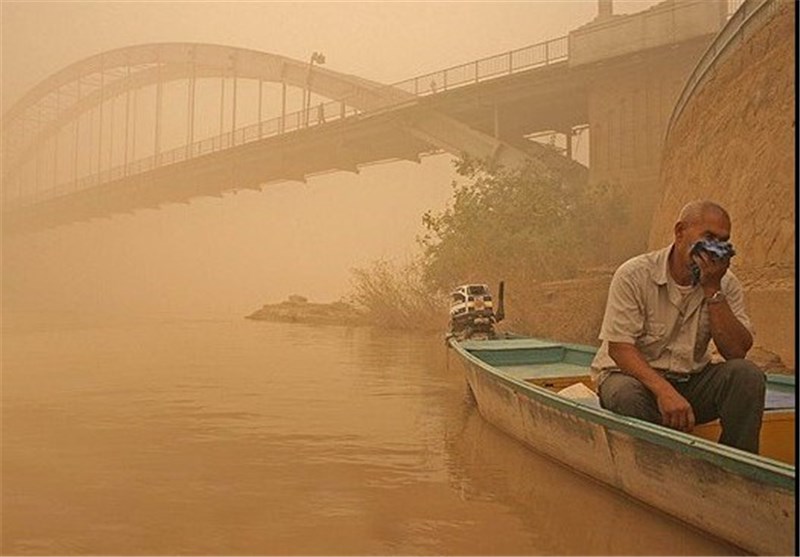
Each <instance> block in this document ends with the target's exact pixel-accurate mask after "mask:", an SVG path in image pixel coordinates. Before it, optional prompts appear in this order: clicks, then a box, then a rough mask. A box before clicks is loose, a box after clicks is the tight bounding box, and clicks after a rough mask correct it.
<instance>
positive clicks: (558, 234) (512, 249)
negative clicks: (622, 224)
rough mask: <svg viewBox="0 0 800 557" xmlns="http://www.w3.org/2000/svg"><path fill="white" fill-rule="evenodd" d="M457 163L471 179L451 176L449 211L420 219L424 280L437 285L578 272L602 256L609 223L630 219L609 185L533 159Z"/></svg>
mask: <svg viewBox="0 0 800 557" xmlns="http://www.w3.org/2000/svg"><path fill="white" fill-rule="evenodd" d="M455 166H456V171H457V172H458V174H459V175H461V176H463V177H464V178H466V181H465V182H461V183H459V182H458V181H454V182H453V184H452V185H453V190H454V191H453V200H452V202H451V204H450V206H449V207H448V208H447V209H445V210H444V211H442V212H439V213H433V212H430V211H429V212H427V213H425V215H423V218H422V221H423V225H424V226H425V228H426V231H427V232H426V234H425V235H424V236H423V237H422V238H420V243H421V245H422V248H423V252H424V259H423V261H424V263H423V268H424V270H423V273H424V281H425V282H426V283H428V284H429V285H431V286H432V287H435V288H437V289H440V290H445V291H446V290H448V289H449V288H451V287H453V286H455V285H456V284H459V283H464V282H490V281H495V280H498V279H500V278H504V279H507V280H508V279H517V280H520V281H524V282H529V281H532V280H541V281H546V280H558V279H565V278H570V277H573V276H575V275H576V274H577V272H578V270H579V269H580V268H581V267H583V266H585V265H587V264H591V263H592V262H595V261H598V260H601V259H602V257H598V252H604V251H605V246H604V241H605V239H606V238H607V234H604V229H605V228H607V227H608V226H609V222H619V221H620V220H622V221H624V220H625V215H624V211H622V210H621V209H620V207H621V205H620V203H619V201H620V200H619V199H615V195H614V193H613V192H614V189H613V188H611V187H609V186H608V184H600V185H597V186H593V187H586V186H584V187H582V188H581V187H576V186H575V185H570V184H565V183H563V181H562V180H561V178H560V177H559V176H558V175H556V174H555V173H552V172H541V171H537V170H536V169H535V168H534V167H533V165H527V166H525V167H522V168H517V169H510V170H509V169H506V168H502V167H494V166H492V165H491V164H490V163H488V162H487V161H485V160H479V159H475V158H471V157H468V156H464V157H463V158H461V159H459V160H457V161H456V162H455Z"/></svg>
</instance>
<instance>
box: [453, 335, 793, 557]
mask: <svg viewBox="0 0 800 557" xmlns="http://www.w3.org/2000/svg"><path fill="white" fill-rule="evenodd" d="M448 344H449V346H450V347H451V348H452V349H453V351H454V352H455V353H456V354H457V355H458V357H459V360H460V361H461V363H462V364H463V367H464V370H465V373H466V378H467V382H468V384H469V387H470V389H471V391H472V393H473V395H474V397H475V401H476V402H477V406H478V410H479V411H480V413H481V415H482V416H483V417H484V418H485V419H486V420H487V421H489V422H490V423H492V424H494V425H495V426H497V427H499V428H500V429H502V430H504V431H505V432H507V433H509V434H511V435H513V436H514V437H516V438H517V439H519V440H521V441H522V442H524V443H526V444H527V445H529V446H530V447H531V448H533V449H535V450H536V451H537V452H540V453H543V454H545V455H547V456H549V457H551V458H553V459H556V460H558V461H560V462H562V463H563V464H565V465H567V466H569V467H571V468H573V469H574V470H576V471H578V472H581V473H583V474H587V475H589V476H591V477H593V478H595V479H597V480H599V481H601V482H603V483H605V484H608V485H609V486H612V487H614V488H616V489H619V490H621V491H623V492H624V493H626V494H628V495H630V496H632V497H634V498H636V499H638V500H640V501H642V502H644V503H646V504H648V505H650V506H652V507H655V508H657V509H660V510H662V511H664V512H666V513H668V514H670V515H672V516H674V517H677V518H678V519H680V520H682V521H684V522H686V523H687V524H689V525H691V526H693V527H696V528H699V529H701V530H703V531H706V532H708V533H709V534H711V535H713V536H716V537H718V538H720V539H722V540H725V541H727V542H729V543H732V544H734V545H736V546H738V547H741V548H742V549H744V550H746V551H749V552H753V553H758V554H777V555H793V554H796V551H797V548H796V547H795V462H794V458H795V388H794V377H793V376H777V375H768V381H767V410H766V412H765V416H764V422H763V426H762V432H761V447H762V454H760V455H754V454H751V453H747V452H745V451H741V450H738V449H734V448H732V447H727V446H725V445H721V444H719V443H717V442H715V441H714V440H713V439H716V436H717V435H718V433H719V426H718V424H713V423H712V424H708V425H703V426H699V427H696V428H695V431H694V432H693V433H692V434H687V433H682V432H679V431H675V430H672V429H669V428H666V427H662V426H659V425H654V424H650V423H647V422H644V421H641V420H637V419H635V418H629V417H625V416H621V415H618V414H615V413H612V412H609V411H607V410H604V409H602V408H600V406H599V403H598V401H597V397H596V395H594V392H593V391H592V390H591V388H592V382H591V378H590V375H589V365H590V363H591V360H592V358H593V357H594V353H595V350H596V349H595V348H592V347H588V346H581V345H575V344H562V343H557V342H550V341H546V340H541V339H534V338H500V339H494V340H475V339H471V340H458V339H457V338H455V337H452V338H449V339H448Z"/></svg>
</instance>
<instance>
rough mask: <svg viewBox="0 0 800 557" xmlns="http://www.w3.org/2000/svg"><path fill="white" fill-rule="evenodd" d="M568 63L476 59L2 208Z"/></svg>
mask: <svg viewBox="0 0 800 557" xmlns="http://www.w3.org/2000/svg"><path fill="white" fill-rule="evenodd" d="M568 58H569V41H568V37H567V36H563V37H558V38H556V39H551V40H548V41H544V42H540V43H536V44H533V45H530V46H527V47H523V48H519V49H515V50H511V51H508V52H505V53H503V54H498V55H494V56H488V57H485V58H480V59H478V60H474V61H472V62H468V63H466V64H459V65H457V66H452V67H449V68H445V69H443V70H439V71H435V72H430V73H427V74H423V75H420V76H416V77H413V78H410V79H406V80H403V81H400V82H397V83H394V84H390V85H386V86H383V87H379V88H376V89H374V90H371V91H362V92H361V93H357V94H361V95H366V94H369V96H370V98H369V101H371V104H372V106H371V107H370V108H369V109H368V110H357V109H355V108H352V107H350V106H348V105H347V101H348V100H350V101H352V100H353V99H354V96H348V97H345V98H344V99H342V100H340V101H329V102H326V103H322V104H320V105H317V106H316V107H311V108H310V110H299V111H296V112H292V113H289V114H287V115H286V116H285V117H281V116H278V117H276V118H270V119H268V120H263V121H260V122H257V123H255V124H250V125H248V126H244V127H242V128H238V129H236V130H233V131H230V132H226V133H223V134H219V135H217V136H213V137H210V138H206V139H202V140H199V141H195V142H193V143H191V144H188V145H183V146H181V147H176V148H174V149H171V150H169V151H165V152H163V153H160V154H157V155H151V156H149V157H146V158H143V159H138V160H136V161H132V162H130V163H128V164H127V165H118V166H115V167H112V168H110V169H106V170H103V171H101V172H98V173H95V174H90V175H88V176H83V177H81V178H78V179H77V180H73V181H71V182H67V183H64V184H60V185H57V186H54V187H52V188H42V189H40V190H37V191H36V192H35V193H34V194H30V195H26V196H22V195H20V196H18V197H15V198H12V199H6V200H5V201H4V204H3V205H4V208H3V210H4V211H8V210H13V209H18V208H23V207H26V206H30V205H33V204H36V203H39V202H42V201H45V200H48V199H53V198H55V197H60V196H64V195H69V194H73V193H75V192H77V191H80V190H86V189H89V188H91V187H94V186H97V185H99V184H102V183H105V182H108V181H110V180H117V179H121V178H125V177H128V176H133V175H136V174H141V173H143V172H147V171H150V170H153V169H155V168H157V167H161V166H166V165H168V164H175V163H178V162H182V161H185V160H189V159H192V158H196V157H199V156H203V155H207V154H209V153H213V152H216V151H221V150H224V149H228V148H231V147H235V146H239V145H244V144H247V143H251V142H253V141H259V140H262V139H265V138H268V137H273V136H277V135H281V134H284V133H290V132H294V131H297V130H300V129H304V128H307V127H313V126H317V125H320V124H324V123H327V122H333V121H337V120H342V119H345V118H349V117H352V116H356V115H369V114H371V113H373V112H377V111H379V110H385V109H387V108H392V107H393V106H399V105H401V104H402V103H404V102H408V100H410V99H414V98H419V97H425V96H429V95H435V94H437V93H441V92H444V91H450V90H453V89H457V88H460V87H465V86H469V85H473V84H476V83H481V82H483V81H486V80H490V79H496V78H498V77H502V76H505V75H511V74H514V73H517V72H520V71H527V70H530V69H534V68H538V67H542V66H547V65H550V64H554V63H558V62H563V61H566V60H568Z"/></svg>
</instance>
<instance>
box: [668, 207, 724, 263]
mask: <svg viewBox="0 0 800 557" xmlns="http://www.w3.org/2000/svg"><path fill="white" fill-rule="evenodd" d="M730 237H731V222H730V220H729V219H728V218H727V217H726V216H725V215H724V214H722V213H720V212H718V211H706V212H705V213H703V215H702V217H701V218H700V219H698V220H696V221H693V222H689V223H679V224H678V226H677V227H676V228H675V244H676V247H677V248H678V253H680V254H681V256H682V257H685V258H686V259H687V262H688V260H690V257H689V250H691V249H692V245H693V244H694V243H695V242H697V241H699V240H717V241H720V242H727V241H728V240H729V239H730Z"/></svg>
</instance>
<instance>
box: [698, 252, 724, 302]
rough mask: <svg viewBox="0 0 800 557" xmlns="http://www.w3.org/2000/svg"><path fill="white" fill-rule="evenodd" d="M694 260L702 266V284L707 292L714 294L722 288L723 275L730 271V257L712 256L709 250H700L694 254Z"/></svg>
mask: <svg viewBox="0 0 800 557" xmlns="http://www.w3.org/2000/svg"><path fill="white" fill-rule="evenodd" d="M692 260H693V261H694V262H695V263H697V266H698V267H700V286H701V287H702V288H703V291H704V292H705V293H706V294H707V295H710V294H713V293H714V292H716V291H717V290H719V289H720V288H721V285H722V277H724V276H725V273H727V272H728V267H729V266H730V263H731V260H730V258H727V257H726V258H716V257H712V256H711V255H710V254H709V253H708V252H705V251H700V252H699V253H697V254H696V255H693V256H692Z"/></svg>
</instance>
